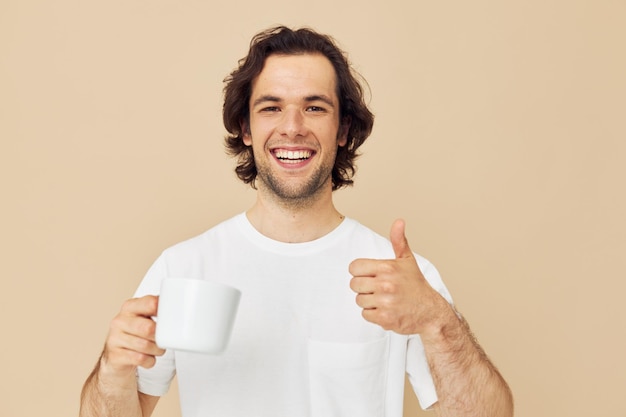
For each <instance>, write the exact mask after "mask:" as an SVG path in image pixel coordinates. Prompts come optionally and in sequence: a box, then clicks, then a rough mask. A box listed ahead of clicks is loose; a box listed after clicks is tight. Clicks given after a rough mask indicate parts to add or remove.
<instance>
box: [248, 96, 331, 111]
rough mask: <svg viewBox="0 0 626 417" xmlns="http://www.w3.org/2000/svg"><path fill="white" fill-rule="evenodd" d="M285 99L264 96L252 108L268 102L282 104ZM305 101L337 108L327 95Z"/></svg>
mask: <svg viewBox="0 0 626 417" xmlns="http://www.w3.org/2000/svg"><path fill="white" fill-rule="evenodd" d="M282 101H283V99H281V98H279V97H276V96H272V95H269V94H266V95H263V96H261V97H259V98H257V99H256V100H254V102H253V103H252V106H253V107H255V106H258V105H259V104H261V103H266V102H274V103H280V102H282ZM304 101H305V102H307V103H311V102H314V101H321V102H324V103H326V104H328V105H329V106H331V107H333V108H334V107H335V104H334V103H333V101H332V99H331V98H330V97H328V96H326V95H323V94H314V95H310V96H306V97H305V98H304Z"/></svg>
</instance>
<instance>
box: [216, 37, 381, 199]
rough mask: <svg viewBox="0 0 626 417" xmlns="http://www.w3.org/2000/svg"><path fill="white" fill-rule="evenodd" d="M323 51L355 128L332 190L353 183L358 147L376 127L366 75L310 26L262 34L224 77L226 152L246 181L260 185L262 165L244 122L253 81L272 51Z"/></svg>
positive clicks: (344, 113) (344, 115) (343, 111)
mask: <svg viewBox="0 0 626 417" xmlns="http://www.w3.org/2000/svg"><path fill="white" fill-rule="evenodd" d="M307 53H319V54H322V55H324V56H325V57H326V58H328V60H329V61H330V62H331V64H332V65H333V67H334V69H335V73H336V76H337V97H338V98H339V115H340V120H342V121H349V123H350V128H349V130H348V135H347V139H348V141H347V143H346V145H345V146H342V147H339V148H338V150H337V158H336V160H335V165H334V167H333V171H332V189H333V190H337V189H339V188H341V187H345V186H348V185H352V184H353V181H352V177H353V176H354V173H355V165H354V162H355V160H356V158H357V157H358V156H359V154H358V153H357V149H358V148H359V146H361V145H362V144H363V142H365V139H367V138H368V136H369V135H370V133H371V132H372V127H373V126H374V115H373V114H372V113H371V112H370V110H369V109H368V107H367V105H366V104H365V101H364V98H363V87H362V86H361V84H360V83H359V81H358V80H357V77H358V78H360V79H362V77H360V76H359V75H358V74H357V73H356V72H355V71H354V70H353V69H352V68H351V66H350V63H349V61H348V59H347V56H346V54H345V53H344V52H343V51H342V50H341V49H340V48H339V47H338V46H337V45H336V43H335V41H334V40H333V39H332V38H331V37H330V36H327V35H322V34H319V33H317V32H315V31H314V30H312V29H309V28H301V29H297V30H292V29H289V28H287V27H285V26H277V27H274V28H270V29H268V30H265V31H263V32H260V33H258V34H257V35H256V36H254V37H253V38H252V41H251V42H250V50H249V51H248V55H247V56H246V57H244V58H242V59H240V60H239V62H238V64H239V66H238V68H237V69H235V70H234V71H233V72H232V73H231V74H230V75H229V76H228V77H226V79H224V83H225V87H224V108H223V118H224V126H225V127H226V130H227V131H228V133H229V134H228V135H227V136H226V138H225V145H226V151H227V153H228V154H229V155H231V156H234V157H236V158H237V167H236V168H235V172H236V173H237V176H238V177H239V178H240V179H241V180H242V181H243V182H244V183H246V184H250V185H251V186H252V187H253V188H255V179H256V176H257V169H256V165H255V163H254V155H253V153H252V147H249V146H246V145H245V144H244V142H243V135H244V133H245V132H242V126H244V125H245V126H247V125H248V123H249V120H250V108H249V105H250V103H249V102H250V96H251V94H252V82H253V80H254V79H255V78H256V77H257V76H258V75H259V74H260V73H261V71H262V70H263V66H264V65H265V60H266V59H267V58H268V57H269V56H270V55H272V54H281V55H299V54H307Z"/></svg>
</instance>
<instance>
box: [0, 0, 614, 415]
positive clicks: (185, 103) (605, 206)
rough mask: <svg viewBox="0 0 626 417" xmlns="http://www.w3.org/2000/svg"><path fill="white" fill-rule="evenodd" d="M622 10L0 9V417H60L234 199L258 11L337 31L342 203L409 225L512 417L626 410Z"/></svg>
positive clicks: (603, 2)
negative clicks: (124, 306)
mask: <svg viewBox="0 0 626 417" xmlns="http://www.w3.org/2000/svg"><path fill="white" fill-rule="evenodd" d="M625 21H626V3H625V2H624V1H618V0H615V1H608V0H598V1H592V0H588V1H555V0H548V1H526V2H498V1H484V0H479V1H472V2H469V1H468V2H466V1H442V2H434V1H406V0H404V1H385V2H374V1H372V2H364V1H362V0H359V1H356V0H352V1H337V0H332V1H328V0H320V1H316V2H298V1H293V0H288V1H287V0H278V1H274V2H269V3H268V2H251V1H245V2H244V1H238V0H231V1H217V0H193V1H192V0H177V1H173V0H168V1H165V0H150V1H147V0H124V1H118V0H115V1H106V2H104V1H101V2H88V1H82V0H58V1H43V0H2V1H1V2H0V139H1V149H0V159H1V160H0V170H1V171H0V178H1V181H2V184H1V189H0V190H1V195H2V204H1V205H0V207H1V209H0V210H1V216H0V221H1V222H2V223H1V225H0V227H1V228H0V230H1V236H2V237H1V242H2V246H1V247H0V253H1V254H2V255H1V256H2V278H1V288H0V297H1V302H0V309H1V314H0V320H1V322H0V329H2V330H1V331H2V336H1V343H0V358H1V359H0V360H1V361H2V363H1V368H0V369H2V379H1V382H0V393H1V394H0V396H1V399H0V415H2V416H6V417H26V416H71V415H77V412H78V399H79V393H80V390H81V386H82V384H83V381H84V380H85V378H86V377H87V375H88V374H89V372H90V371H91V369H92V367H93V365H94V363H95V362H96V359H97V357H98V355H99V353H100V351H101V348H102V346H103V342H104V339H105V336H106V333H107V330H108V324H109V321H110V320H111V318H112V317H113V316H114V315H115V314H116V313H117V311H118V309H119V307H120V305H121V303H122V302H123V301H124V300H125V299H126V298H128V297H130V296H131V295H132V293H133V291H134V289H135V287H136V286H137V284H138V283H139V281H140V280H141V278H142V277H143V274H144V273H145V272H146V270H147V268H148V267H149V265H150V264H151V263H152V261H153V260H154V259H155V258H156V257H157V256H158V255H159V253H160V252H161V251H162V250H163V249H164V248H166V247H167V246H169V245H171V244H174V243H176V242H178V241H180V240H183V239H186V238H189V237H192V236H194V235H196V234H198V233H201V232H202V231H204V230H205V229H207V228H209V227H211V226H212V225H214V224H216V223H217V222H219V221H221V220H224V219H226V218H228V217H230V216H231V215H233V214H236V213H239V212H241V211H244V210H245V209H246V208H247V207H248V206H249V205H250V204H251V202H252V201H253V199H254V193H253V192H252V191H251V190H249V188H248V187H247V186H244V185H243V184H241V183H240V182H239V181H238V180H237V179H236V177H235V175H234V173H233V168H234V161H233V160H231V159H229V158H228V157H227V156H226V155H225V153H224V150H223V145H222V138H223V136H224V133H225V132H224V129H223V126H222V124H221V100H222V93H221V90H222V80H223V79H224V77H225V76H226V75H227V74H228V73H229V72H230V71H231V70H232V69H233V68H234V67H235V65H236V61H237V60H238V59H239V58H241V57H243V56H244V55H245V54H246V52H247V48H248V42H249V40H250V38H251V36H252V35H253V34H255V33H256V32H258V31H260V30H262V29H265V28H267V27H269V26H273V25H275V24H285V25H288V26H291V27H299V26H310V27H313V28H315V29H317V30H319V31H321V32H325V33H330V34H332V35H333V36H334V37H335V38H336V39H337V41H338V42H339V44H340V45H341V46H342V47H343V48H344V49H345V50H346V51H347V52H348V53H349V57H350V59H351V61H352V63H353V64H354V66H355V68H356V69H357V70H358V71H359V72H360V73H361V74H362V75H363V76H364V77H365V78H366V79H367V80H368V82H369V87H370V89H371V94H370V99H369V100H370V103H371V107H372V109H373V111H374V113H375V114H376V125H375V129H374V132H373V134H372V136H371V138H370V139H369V141H368V142H367V143H366V145H365V146H364V148H363V156H362V157H361V158H360V159H359V170H358V173H357V175H356V178H355V180H356V184H355V186H354V187H353V188H351V189H348V190H341V191H339V192H337V193H336V201H337V205H338V207H339V209H340V210H341V211H342V212H344V213H345V214H347V215H349V216H351V217H353V218H356V219H357V220H359V221H361V222H362V223H364V224H366V225H369V226H370V227H372V228H373V229H374V230H376V231H378V232H379V233H381V234H383V235H387V234H388V231H389V227H390V226H391V223H392V221H393V220H394V219H395V218H397V217H403V218H405V219H406V221H407V227H408V231H407V233H408V238H409V243H410V244H411V247H412V249H414V250H415V251H417V252H419V253H421V254H422V255H424V256H425V257H427V258H429V259H430V260H431V261H432V262H433V263H435V265H437V266H438V268H439V270H440V272H441V273H442V275H443V277H444V280H445V282H446V283H447V285H448V287H449V288H450V290H451V292H452V294H453V296H454V298H455V300H456V303H457V306H458V308H459V310H460V311H461V312H463V313H464V314H465V316H466V317H467V318H468V320H469V322H470V324H471V325H472V328H473V330H474V332H475V333H476V335H477V337H478V339H479V340H480V341H481V343H482V345H483V346H484V348H485V349H486V351H487V352H488V353H489V355H490V357H491V358H492V360H493V361H494V362H495V364H496V365H497V366H498V367H499V369H500V370H501V371H502V373H503V374H504V375H505V377H506V379H507V380H508V381H509V383H510V385H511V387H512V389H513V392H514V394H515V400H516V405H517V415H518V416H533V417H544V416H545V417H548V416H549V417H554V416H568V417H590V416H623V415H626V405H624V402H623V391H624V389H625V388H626V361H625V360H624V354H625V352H626V334H625V323H626V320H624V319H625V317H624V312H623V308H622V300H623V298H624V296H623V293H624V291H626V285H625V284H624V276H625V271H626V261H625V260H626V255H624V251H625V250H626V225H625V221H624V213H625V212H626V198H625V195H624V193H625V189H626V187H625V184H624V180H625V179H626V161H625V151H626V24H624V22H625ZM242 401H245V393H242ZM421 413H422V412H421V411H418V407H417V403H416V400H415V399H414V396H413V394H412V393H407V399H406V415H407V416H408V415H420V414H421ZM155 415H156V416H161V417H163V416H172V417H174V416H179V415H180V412H179V411H178V398H177V391H176V387H174V388H173V389H172V391H171V392H170V394H168V395H167V396H166V397H164V398H163V399H162V400H161V403H160V404H159V406H158V408H157V411H156V413H155Z"/></svg>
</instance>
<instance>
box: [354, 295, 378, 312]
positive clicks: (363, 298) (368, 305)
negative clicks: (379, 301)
mask: <svg viewBox="0 0 626 417" xmlns="http://www.w3.org/2000/svg"><path fill="white" fill-rule="evenodd" d="M356 305H358V306H359V307H361V308H362V309H365V310H371V309H375V308H376V299H375V298H374V295H373V294H357V295H356Z"/></svg>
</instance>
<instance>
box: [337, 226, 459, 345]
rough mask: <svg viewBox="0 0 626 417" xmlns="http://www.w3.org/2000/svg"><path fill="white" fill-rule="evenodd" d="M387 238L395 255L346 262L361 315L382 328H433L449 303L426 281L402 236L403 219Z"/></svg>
mask: <svg viewBox="0 0 626 417" xmlns="http://www.w3.org/2000/svg"><path fill="white" fill-rule="evenodd" d="M390 240H391V244H392V246H393V250H394V253H395V259H385V260H379V259H356V260H354V261H352V263H350V266H349V271H350V274H351V275H352V276H353V277H352V279H351V280H350V288H351V289H352V290H353V291H354V292H356V293H357V296H356V303H357V305H358V306H359V307H361V308H362V309H363V317H364V318H365V319H366V320H367V321H370V322H372V323H375V324H378V325H380V326H381V327H383V328H384V329H385V330H392V331H394V332H396V333H400V334H416V333H419V334H422V333H425V332H428V330H434V329H435V328H436V326H437V323H438V322H439V321H440V320H441V319H442V318H443V317H442V316H445V315H446V313H449V311H448V310H450V307H449V305H448V303H447V301H445V299H444V298H443V297H441V296H440V295H439V293H438V292H437V291H435V290H434V289H433V288H432V287H431V286H430V285H429V284H428V282H427V281H426V279H425V278H424V275H422V272H421V271H420V269H419V266H418V265H417V260H416V259H415V256H414V255H413V252H412V251H411V248H410V247H409V243H408V241H407V239H406V236H405V223H404V221H403V220H396V221H395V222H394V223H393V225H392V226H391V233H390Z"/></svg>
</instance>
